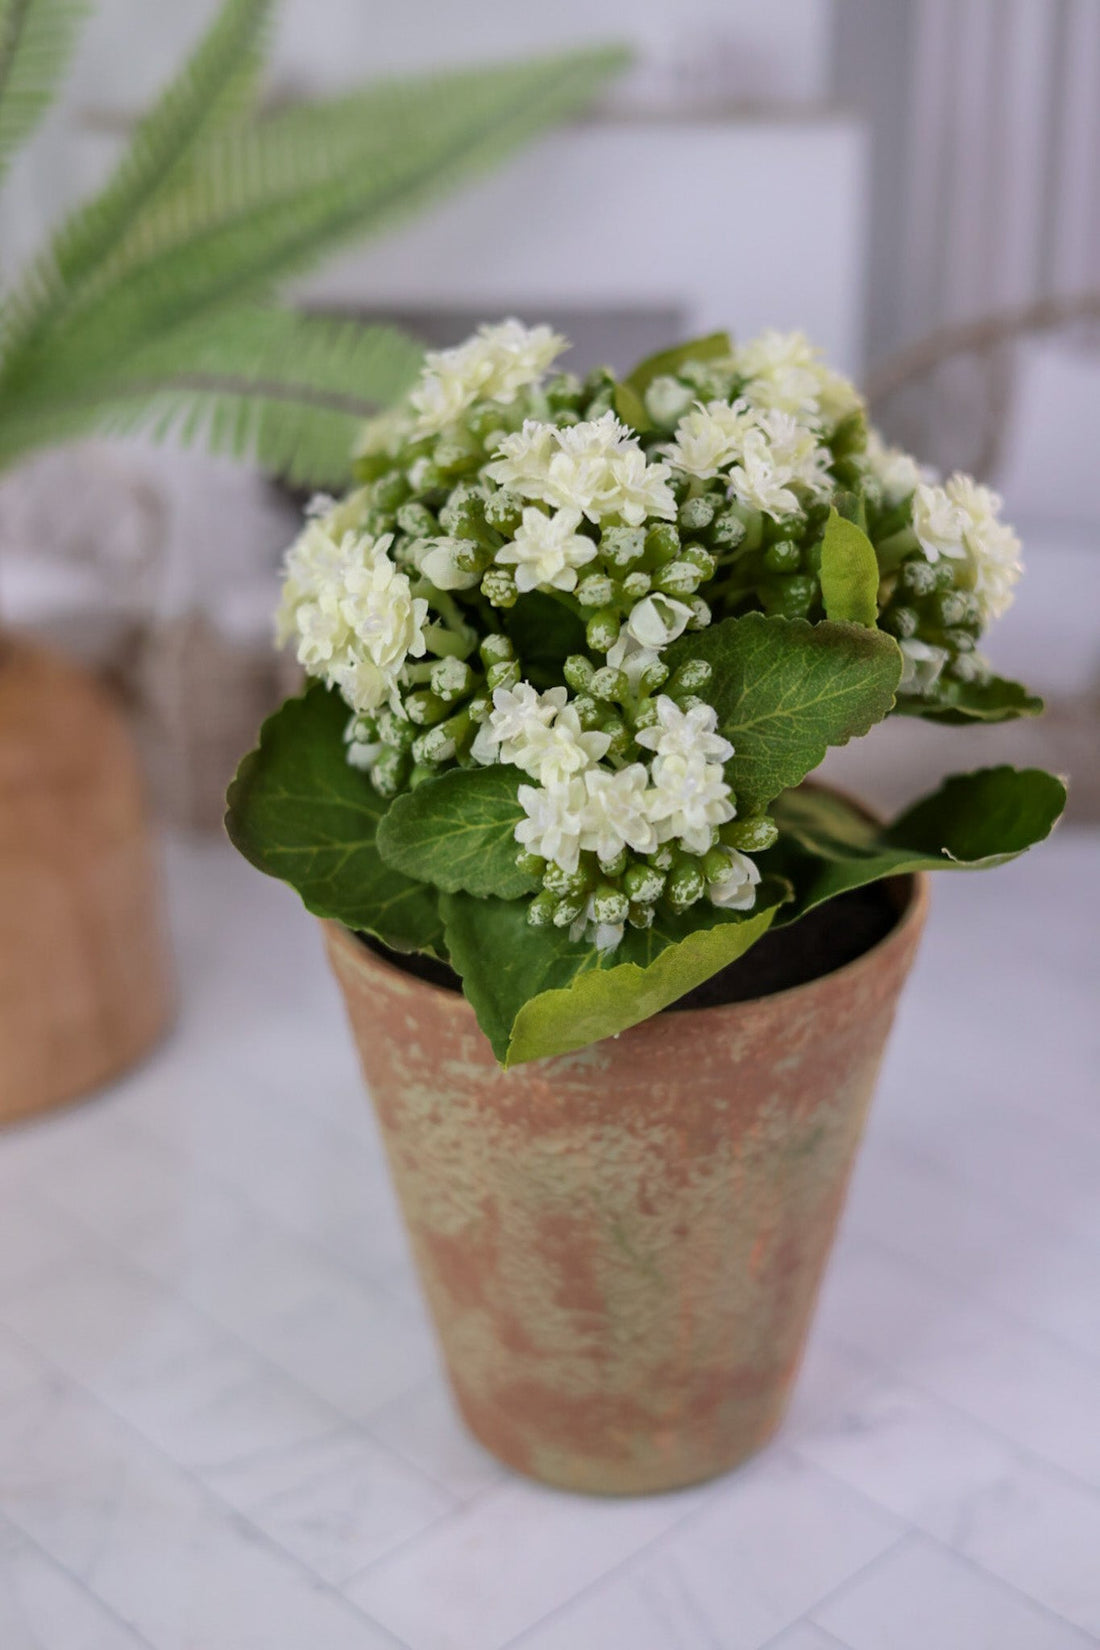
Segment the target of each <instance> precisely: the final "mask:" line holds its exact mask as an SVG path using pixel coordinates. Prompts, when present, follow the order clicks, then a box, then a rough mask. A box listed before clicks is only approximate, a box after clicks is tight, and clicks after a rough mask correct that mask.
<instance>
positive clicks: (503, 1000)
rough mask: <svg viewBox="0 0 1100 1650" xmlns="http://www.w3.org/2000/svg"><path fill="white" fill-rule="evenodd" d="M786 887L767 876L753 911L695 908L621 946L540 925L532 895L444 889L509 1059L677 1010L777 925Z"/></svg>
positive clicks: (477, 1000) (574, 1045)
mask: <svg viewBox="0 0 1100 1650" xmlns="http://www.w3.org/2000/svg"><path fill="white" fill-rule="evenodd" d="M787 892H788V890H787V888H786V885H785V884H783V883H782V882H778V881H773V882H770V883H767V884H761V885H760V887H759V888H758V890H757V900H756V905H755V907H754V909H753V910H751V911H718V910H716V909H715V908H714V907H713V906H710V905H708V906H706V907H705V908H702V907H701V906H693V907H692V909H691V910H690V911H687V912H685V913H684V914H683V915H682V916H679V917H660V916H658V918H657V920H656V922H655V923H654V925H653V927H652V928H648V929H645V930H644V931H639V930H637V929H632V928H628V929H627V931H626V934H625V935H624V937H623V941H622V944H621V945H620V946H619V947H618V949H617V950H615V951H612V952H600V951H597V950H596V948H595V946H593V945H589V944H588V943H587V942H586V941H584V940H571V939H570V938H569V935H568V932H567V931H564V930H562V929H559V928H532V927H531V925H530V924H529V923H528V921H527V912H526V901H508V900H500V899H484V900H479V899H475V898H474V897H473V896H472V895H469V894H444V895H443V897H442V899H441V901H440V909H441V910H442V912H443V918H444V923H445V925H446V935H447V947H448V954H449V956H450V959H451V962H452V964H453V966H454V967H455V968H456V969H457V970H458V972H459V974H460V975H461V976H462V989H463V991H464V992H465V993H466V996H467V998H468V999H469V1001H470V1003H471V1004H472V1005H473V1008H474V1011H475V1013H476V1014H477V1018H478V1024H479V1025H480V1026H481V1029H482V1030H483V1031H484V1032H485V1035H486V1036H487V1037H488V1039H489V1041H490V1043H491V1044H492V1046H493V1052H494V1054H495V1055H496V1057H497V1059H498V1061H499V1062H500V1064H501V1065H503V1066H515V1065H520V1064H521V1063H522V1062H523V1061H525V1060H539V1059H543V1058H544V1057H546V1056H549V1055H554V1054H568V1053H570V1052H571V1051H572V1050H573V1049H578V1048H584V1047H585V1046H586V1045H587V1044H588V1043H593V1042H598V1041H599V1040H600V1039H601V1038H603V1037H613V1036H615V1035H616V1033H617V1032H620V1031H625V1030H626V1028H627V1027H628V1026H632V1025H637V1024H638V1023H639V1022H640V1021H642V1020H647V1019H649V1017H650V1016H651V1015H652V1014H657V1013H659V1012H660V1010H661V1009H662V1008H667V1007H668V1005H669V1003H673V1002H675V1001H676V1000H677V998H678V997H683V996H684V995H685V994H686V993H687V992H689V991H692V990H694V988H695V987H696V986H697V985H701V984H702V982H703V981H704V980H709V979H710V977H711V975H712V974H716V973H718V971H719V970H720V969H722V968H725V967H726V966H727V964H728V963H731V962H733V961H735V960H736V958H738V957H740V956H741V955H743V953H744V952H746V951H747V950H748V949H749V947H750V946H751V945H754V944H755V943H756V941H757V940H758V939H759V938H760V936H761V934H763V933H764V932H765V930H766V929H767V928H768V926H769V924H770V923H771V921H772V919H773V917H774V916H775V912H776V909H777V906H778V904H779V902H780V901H781V900H782V899H784V898H785V897H786V895H787Z"/></svg>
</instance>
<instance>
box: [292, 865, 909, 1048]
mask: <svg viewBox="0 0 1100 1650" xmlns="http://www.w3.org/2000/svg"><path fill="white" fill-rule="evenodd" d="M882 880H883V882H884V884H885V885H886V886H887V887H895V888H897V887H899V886H900V887H902V888H903V889H904V895H903V903H901V904H900V905H899V907H898V913H897V919H896V921H895V922H894V924H893V926H892V927H891V928H890V929H889V930H888V931H887V932H886V933H885V934H883V936H882V938H881V939H879V940H876V941H875V943H874V945H871V946H868V948H867V950H866V951H861V952H860V953H859V956H858V957H852V958H851V959H850V961H848V962H846V963H841V964H840V966H839V968H830V969H828V970H827V972H826V973H824V974H815V975H814V977H813V979H812V980H803V981H801V982H800V983H799V984H798V985H788V986H784V987H783V989H782V990H781V991H768V992H766V993H764V995H763V996H760V997H742V998H740V999H739V1000H738V1001H736V1002H732V1003H708V1004H707V1005H706V1006H705V1007H703V1008H682V1009H679V1010H677V1009H676V1004H675V1002H673V1003H670V1004H668V1005H667V1010H666V1009H662V1010H661V1011H660V1012H661V1013H665V1012H667V1011H668V1010H671V1011H672V1012H675V1013H677V1014H678V1016H679V1017H680V1018H681V1019H685V1020H686V1019H690V1018H691V1017H692V1016H694V1015H709V1016H710V1017H711V1018H712V1019H713V1017H714V1015H715V1014H716V1013H719V1012H722V1011H726V1012H729V1011H730V1010H736V1009H747V1008H753V1007H755V1006H756V1005H757V1004H758V1003H765V1002H783V1001H786V1000H789V999H791V998H794V997H797V995H798V994H799V992H803V991H813V990H816V989H817V988H818V987H820V986H821V985H822V984H823V982H824V981H826V980H836V979H840V978H841V976H842V975H845V974H847V973H848V972H849V971H850V970H852V969H855V968H863V967H865V966H867V965H868V964H869V963H871V962H872V960H873V959H874V958H875V957H876V956H877V955H878V954H879V953H881V952H882V951H883V949H884V948H885V947H886V946H889V945H894V944H900V943H902V941H903V940H904V938H905V936H906V935H907V934H908V932H909V931H910V930H911V929H912V928H914V927H916V928H917V929H918V930H919V929H920V927H921V926H922V925H923V923H924V919H925V916H926V915H927V912H928V903H929V879H928V873H927V871H903V872H900V873H899V874H898V875H896V876H892V877H884V878H883V879H882ZM324 926H325V927H326V928H327V929H328V930H329V932H330V934H331V935H332V936H333V938H334V939H336V940H337V941H338V942H339V943H341V944H346V945H347V949H348V951H349V953H350V955H351V956H352V957H354V958H355V959H356V961H357V962H358V963H359V964H360V965H362V964H364V963H366V961H367V958H369V965H370V966H372V967H375V968H385V969H387V970H388V971H389V972H390V973H393V974H397V975H399V976H400V977H401V978H402V979H405V980H412V981H414V982H415V983H416V984H417V985H418V986H421V987H423V989H424V990H425V991H432V992H438V993H440V995H441V996H443V997H444V998H446V999H449V1000H450V1001H452V1002H460V1003H464V1004H465V1005H466V1007H467V1008H469V1007H470V1003H469V999H468V998H467V996H466V994H465V992H464V991H463V990H462V989H461V987H460V988H459V989H458V990H457V991H456V990H455V989H454V988H453V987H452V986H444V985H437V984H436V983H435V982H434V981H433V980H425V979H423V978H421V977H420V976H419V975H417V974H413V973H411V972H410V971H409V970H407V969H404V968H400V967H398V965H397V964H395V963H393V962H391V961H390V959H389V958H388V957H384V956H383V955H382V954H381V953H380V952H379V951H376V950H375V949H374V948H373V946H371V945H369V944H367V943H365V941H366V940H368V939H369V937H370V936H369V935H367V933H366V930H362V929H353V928H348V927H347V926H346V924H344V923H342V922H336V921H333V920H331V919H326V920H325V922H324ZM364 953H366V955H365V956H364ZM407 955H409V956H410V957H413V956H417V955H419V953H417V952H415V951H410V952H408V953H407ZM685 995H686V993H685ZM471 1012H472V1010H471ZM657 1018H658V1015H655V1014H649V1015H646V1016H645V1018H644V1019H641V1020H636V1021H635V1022H634V1025H633V1026H628V1027H625V1028H624V1031H629V1030H633V1029H634V1028H635V1027H637V1026H643V1025H648V1024H649V1023H650V1021H652V1020H655V1019H657ZM619 1035H622V1033H619Z"/></svg>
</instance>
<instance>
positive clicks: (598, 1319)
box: [324, 876, 927, 1495]
mask: <svg viewBox="0 0 1100 1650" xmlns="http://www.w3.org/2000/svg"><path fill="white" fill-rule="evenodd" d="M926 905H927V887H926V883H925V879H924V878H922V877H919V876H917V877H902V878H897V879H895V880H893V881H892V882H888V883H881V884H879V885H877V887H876V888H875V889H874V890H861V891H860V894H859V895H858V896H852V895H845V896H842V897H841V898H840V899H837V900H834V901H832V902H831V903H830V904H829V905H827V906H825V907H822V908H821V910H820V911H818V912H815V913H813V914H811V916H810V917H807V918H805V919H803V921H802V922H800V923H797V924H795V925H793V926H791V927H789V928H785V929H782V930H779V931H777V932H775V933H773V934H771V935H768V936H765V939H764V940H763V941H761V942H760V944H759V945H758V946H757V947H755V948H754V949H753V950H752V951H751V952H750V953H749V954H748V955H747V956H746V957H744V958H742V959H740V960H739V962H738V963H735V964H734V965H733V966H732V968H731V969H729V970H727V971H726V972H725V974H724V975H722V976H718V977H717V978H716V979H715V980H714V981H708V982H707V984H706V986H704V987H702V988H701V989H700V991H699V992H697V993H693V994H692V996H691V997H689V998H687V999H684V1000H683V1001H682V1002H681V1003H679V1004H677V1005H675V1007H674V1008H673V1009H671V1010H666V1011H665V1012H664V1013H661V1014H658V1015H656V1016H655V1017H653V1018H652V1019H650V1020H647V1021H645V1022H643V1023H642V1024H641V1025H637V1026H634V1027H632V1028H631V1029H630V1030H628V1031H624V1032H623V1033H621V1035H619V1036H618V1037H614V1038H608V1039H607V1040H606V1041H603V1042H600V1043H596V1044H593V1045H592V1046H590V1047H588V1048H585V1049H583V1050H581V1051H579V1052H578V1053H574V1054H569V1055H563V1056H560V1057H557V1058H554V1059H547V1060H539V1061H534V1062H532V1063H531V1064H528V1065H521V1066H519V1067H516V1068H513V1069H512V1070H510V1071H502V1070H501V1069H500V1068H499V1067H498V1065H497V1064H496V1061H495V1060H494V1058H493V1055H492V1052H491V1050H490V1047H489V1044H488V1042H487V1040H486V1039H485V1037H484V1036H483V1034H482V1032H481V1031H480V1029H479V1028H478V1025H477V1023H476V1021H475V1018H474V1014H473V1010H472V1009H471V1008H470V1006H469V1004H468V1003H467V1002H466V1000H465V998H464V997H463V996H462V995H461V994H460V992H459V991H458V990H457V989H455V982H454V976H451V977H450V980H448V979H447V973H448V971H446V970H442V971H440V970H439V966H438V965H436V969H435V971H434V972H435V976H436V977H435V978H434V979H432V978H422V977H417V974H415V973H413V972H412V971H411V970H410V966H409V964H410V963H411V962H412V959H401V958H397V957H394V956H393V955H392V954H385V955H383V954H379V951H378V949H377V948H373V947H370V946H368V944H367V943H365V942H364V941H363V940H362V939H361V938H359V937H358V936H356V935H354V934H351V933H349V932H348V931H347V930H346V929H344V928H341V927H340V926H338V925H336V924H332V923H328V924H325V925H324V926H325V937H326V943H327V947H328V953H329V958H330V961H331V963H332V966H333V968H334V970H335V973H336V976H337V979H338V980H339V982H340V985H341V987H342V989H343V993H344V997H345V1001H346V1005H347V1011H348V1016H349V1019H350V1022H351V1027H352V1031H353V1033H354V1036H355V1039H356V1042H357V1044H358V1048H359V1054H360V1059H361V1061H362V1066H363V1072H364V1075H365V1077H366V1079H367V1083H368V1085H369V1088H370V1092H371V1096H372V1099H373V1102H374V1106H375V1110H376V1112H377V1115H378V1120H379V1123H380V1126H381V1130H382V1135H383V1139H384V1141H385V1146H386V1151H387V1154H388V1157H389V1163H390V1168H391V1171H392V1174H393V1178H394V1181H395V1183H396V1186H397V1190H398V1194H399V1197H400V1200H401V1204H402V1208H403V1211H404V1217H405V1221H406V1224H407V1226H408V1230H409V1235H410V1237H411V1240H412V1246H413V1251H414V1254H415V1258H416V1262H417V1265H418V1268H419V1271H420V1276H421V1279H422V1281H423V1286H424V1290H425V1294H426V1295H427V1299H428V1303H429V1306H430V1308H431V1312H432V1316H433V1318H434V1321H435V1327H436V1330H437V1333H438V1336H439V1340H440V1343H441V1345H442V1350H443V1355H444V1358H445V1360H446V1364H447V1369H448V1373H449V1376H450V1380H451V1385H452V1387H453V1389H454V1393H455V1397H456V1399H457V1402H458V1406H459V1408H460V1410H461V1412H462V1414H463V1416H464V1418H465V1420H466V1422H467V1424H468V1426H469V1427H470V1429H471V1431H472V1432H473V1433H474V1435H475V1436H476V1437H477V1438H478V1439H479V1440H480V1441H481V1442H482V1443H483V1444H484V1445H485V1446H486V1448H487V1449H489V1450H491V1451H492V1452H493V1454H494V1455H496V1456H498V1457H499V1458H500V1459H501V1460H502V1461H505V1462H507V1463H508V1464H509V1465H510V1466H512V1467H514V1468H516V1469H517V1470H518V1471H520V1472H522V1473H526V1474H528V1475H529V1476H531V1477H534V1478H537V1479H541V1480H543V1481H544V1482H546V1483H549V1484H554V1485H558V1486H561V1487H563V1488H566V1489H571V1490H581V1491H589V1492H592V1493H596V1494H609V1495H616V1494H618V1495H629V1494H639V1493H644V1492H649V1491H657V1490H670V1489H673V1488H675V1487H677V1486H679V1485H684V1484H690V1483H693V1482H696V1481H697V1480H700V1479H705V1478H709V1477H712V1476H714V1475H715V1474H718V1473H721V1472H724V1471H726V1470H727V1469H729V1468H730V1467H733V1466H735V1465H736V1464H737V1463H738V1462H739V1461H742V1460H744V1458H745V1457H746V1456H748V1455H750V1454H752V1452H753V1451H755V1450H757V1449H759V1448H760V1446H761V1445H762V1444H763V1443H764V1442H765V1441H766V1440H767V1439H768V1438H769V1437H770V1436H771V1434H772V1433H773V1432H774V1431H775V1429H776V1427H777V1426H778V1424H779V1422H780V1420H781V1419H782V1416H783V1413H784V1410H785V1408H786V1405H787V1402H788V1398H789V1395H790V1391H791V1387H792V1384H793V1381H794V1378H795V1375H796V1372H797V1369H798V1365H799V1362H800V1359H801V1355H802V1350H803V1347H804V1345H805V1341H806V1335H807V1331H808V1329H809V1324H810V1320H811V1316H812V1313H813V1309H814V1304H815V1301H816V1297H817V1293H818V1288H819V1284H820V1281H821V1276H822V1272H823V1270H824V1267H825V1263H826V1260H827V1258H828V1254H829V1250H830V1246H831V1244H832V1240H833V1236H834V1232H835V1229H836V1224H837V1219H838V1216H839V1214H840V1210H841V1207H842V1204H843V1201H844V1195H845V1191H846V1188H847V1185H848V1180H849V1176H850V1174H851V1170H852V1165H853V1161H854V1158H855V1153H856V1149H857V1147H858V1144H859V1140H860V1136H861V1133H862V1130H863V1125H864V1121H865V1118H866V1115H867V1110H868V1107H869V1105H870V1101H871V1096H872V1092H873V1090H874V1085H875V1080H876V1076H877V1073H878V1068H879V1064H880V1061H881V1058H882V1054H883V1050H884V1048H885V1044H886V1040H887V1036H888V1033H889V1030H890V1025H891V1022H892V1020H893V1017H894V1011H895V1008H896V1006H897V1002H898V997H899V995H900V992H901V988H902V986H903V984H904V982H905V979H906V976H907V974H908V972H909V969H910V966H911V964H912V961H913V956H914V952H915V950H916V946H917V941H918V939H919V936H920V932H921V928H922V925H923V922H924V916H925V910H926ZM429 972H431V970H429ZM765 993H766V994H765Z"/></svg>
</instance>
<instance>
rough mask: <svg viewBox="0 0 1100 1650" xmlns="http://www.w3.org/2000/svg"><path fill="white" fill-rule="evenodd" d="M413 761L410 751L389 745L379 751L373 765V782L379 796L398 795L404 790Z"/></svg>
mask: <svg viewBox="0 0 1100 1650" xmlns="http://www.w3.org/2000/svg"><path fill="white" fill-rule="evenodd" d="M411 767H412V763H411V762H410V761H409V753H408V751H399V750H395V749H394V747H393V746H392V745H387V746H386V748H385V749H384V750H381V751H379V753H378V755H377V756H376V757H375V759H374V763H373V765H372V767H371V771H370V778H371V784H372V785H373V786H374V788H375V790H376V791H377V792H378V794H379V796H396V795H397V793H398V791H400V790H402V789H403V787H404V784H405V781H406V779H407V778H408V776H409V770H410V769H411Z"/></svg>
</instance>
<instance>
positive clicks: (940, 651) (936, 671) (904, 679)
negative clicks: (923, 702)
mask: <svg viewBox="0 0 1100 1650" xmlns="http://www.w3.org/2000/svg"><path fill="white" fill-rule="evenodd" d="M898 646H899V647H900V648H901V657H902V672H901V681H900V682H899V683H898V689H899V692H901V693H916V694H925V693H929V692H930V691H931V690H932V688H934V687H935V685H936V683H937V682H938V681H939V678H940V672H941V671H942V670H943V667H944V665H945V664H946V663H947V652H946V649H944V648H942V647H933V645H932V643H931V642H922V641H920V640H919V639H918V638H917V637H915V636H913V637H907V638H906V639H905V640H904V641H901V642H899V643H898Z"/></svg>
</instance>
